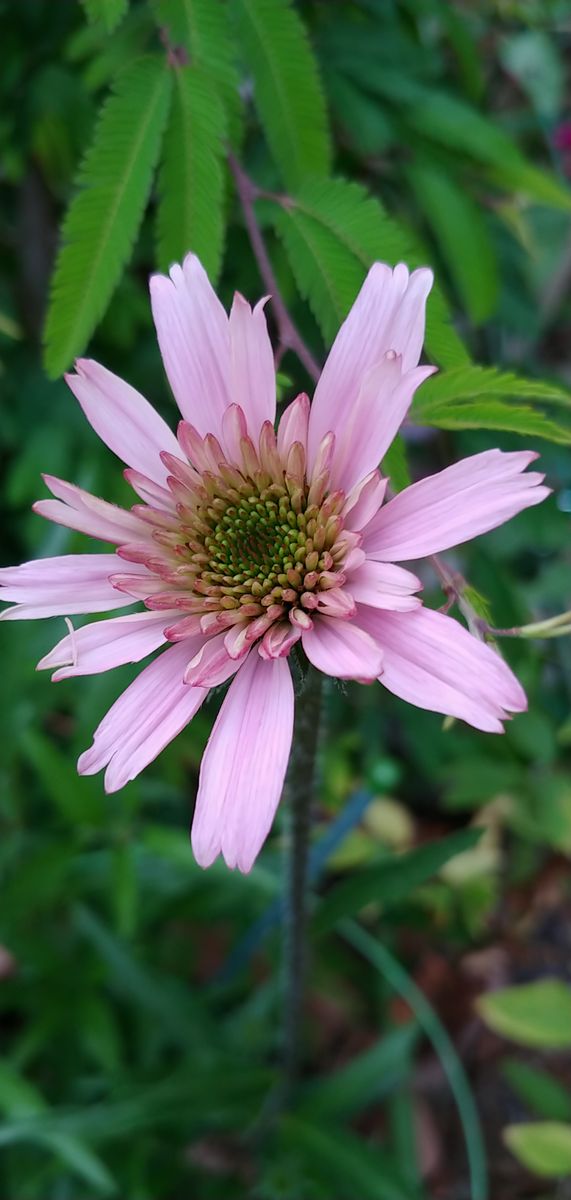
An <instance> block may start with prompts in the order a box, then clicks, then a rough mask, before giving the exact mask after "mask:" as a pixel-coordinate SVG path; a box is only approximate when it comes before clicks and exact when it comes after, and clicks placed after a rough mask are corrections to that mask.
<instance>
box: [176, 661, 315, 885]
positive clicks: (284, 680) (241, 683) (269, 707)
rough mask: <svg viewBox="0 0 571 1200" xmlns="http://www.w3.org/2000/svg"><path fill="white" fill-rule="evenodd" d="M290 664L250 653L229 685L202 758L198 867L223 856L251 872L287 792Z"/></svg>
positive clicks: (195, 843) (195, 830) (195, 836)
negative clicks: (285, 788)
mask: <svg viewBox="0 0 571 1200" xmlns="http://www.w3.org/2000/svg"><path fill="white" fill-rule="evenodd" d="M293 709H294V697H293V684H292V680H291V674H290V670H289V666H288V664H287V662H286V661H285V659H274V660H273V661H270V662H266V661H264V660H263V659H262V658H260V657H259V655H257V654H251V655H249V657H248V658H247V659H246V661H245V662H244V663H243V665H242V666H241V667H240V670H239V671H238V674H237V675H236V677H235V679H234V680H233V682H232V683H231V685H230V688H229V691H228V694H227V696H226V697H225V700H224V702H223V704H222V708H221V709H220V712H219V714H218V717H217V719H216V723H215V725H214V728H213V730H212V733H211V735H210V738H209V741H208V745H207V747H206V750H205V752H204V755H203V758H202V765H201V768H200V783H199V788H198V797H197V801H196V810H195V814H194V821H193V824H192V848H193V850H194V854H195V858H196V860H197V862H198V863H199V864H200V866H201V867H208V866H210V864H211V863H212V862H214V859H215V858H217V857H218V855H219V854H222V855H223V857H224V859H225V861H226V863H227V865H228V866H229V867H238V869H239V870H240V871H244V872H247V871H249V870H250V869H251V867H252V865H253V863H254V861H255V859H256V857H257V855H258V854H259V852H260V850H261V848H262V846H263V844H264V842H265V840H266V837H267V835H268V833H269V831H270V827H271V824H272V821H273V819H274V814H275V811H276V808H277V806H278V803H279V800H280V796H281V793H282V788H283V782H284V778H285V773H286V768H287V762H288V758H289V752H290V746H291V739H292V734H293Z"/></svg>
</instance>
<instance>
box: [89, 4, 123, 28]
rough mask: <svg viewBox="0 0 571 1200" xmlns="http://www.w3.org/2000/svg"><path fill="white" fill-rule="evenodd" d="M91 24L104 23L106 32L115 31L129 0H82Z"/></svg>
mask: <svg viewBox="0 0 571 1200" xmlns="http://www.w3.org/2000/svg"><path fill="white" fill-rule="evenodd" d="M82 4H83V7H84V9H85V14H86V16H87V20H88V21H89V24H90V25H102V26H103V28H104V29H105V32H106V33H113V30H114V29H116V28H117V26H118V25H119V23H120V22H121V21H122V20H123V17H124V16H125V14H126V12H127V9H128V8H129V0H82Z"/></svg>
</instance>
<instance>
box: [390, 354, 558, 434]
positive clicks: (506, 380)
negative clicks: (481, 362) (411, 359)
mask: <svg viewBox="0 0 571 1200" xmlns="http://www.w3.org/2000/svg"><path fill="white" fill-rule="evenodd" d="M514 398H517V399H529V400H537V401H539V402H540V403H543V404H555V405H559V406H561V407H564V408H565V407H571V394H570V393H569V392H568V391H567V390H566V389H565V388H562V387H561V386H560V385H558V384H552V383H550V382H544V381H542V380H537V379H521V378H520V377H519V376H517V375H515V374H513V373H512V372H510V371H506V372H501V371H498V370H497V369H496V368H495V367H478V366H470V367H466V368H460V369H459V370H454V371H446V372H445V373H443V374H441V375H437V376H432V377H431V378H430V379H427V380H426V382H425V383H424V384H423V386H422V388H421V389H420V391H419V392H418V393H417V395H416V397H415V401H414V404H413V409H412V417H413V420H416V421H417V422H418V423H419V424H421V425H434V426H436V427H437V428H438V429H502V430H506V431H509V432H512V433H519V434H522V435H524V436H530V437H541V438H545V439H546V440H547V441H551V442H556V443H559V444H561V445H568V444H569V443H570V442H571V426H566V425H562V424H559V422H557V421H553V420H551V419H550V418H548V417H547V416H546V415H545V414H544V413H543V412H542V410H541V409H540V408H535V407H531V406H530V405H525V404H519V403H512V400H513V399H514Z"/></svg>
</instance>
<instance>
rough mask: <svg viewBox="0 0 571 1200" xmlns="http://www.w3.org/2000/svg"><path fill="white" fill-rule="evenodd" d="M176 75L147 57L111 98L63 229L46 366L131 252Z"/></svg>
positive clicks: (92, 312)
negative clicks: (173, 75)
mask: <svg viewBox="0 0 571 1200" xmlns="http://www.w3.org/2000/svg"><path fill="white" fill-rule="evenodd" d="M170 85H171V78H170V73H169V72H168V71H167V70H166V69H165V67H164V64H163V62H162V61H161V60H160V59H158V58H157V59H155V58H151V57H149V58H146V59H141V60H139V62H137V63H135V64H134V65H133V66H132V67H129V68H128V69H127V70H125V71H124V72H122V74H121V75H120V76H119V77H118V79H117V83H116V86H115V89H114V91H113V93H112V94H111V96H110V97H109V99H107V100H106V101H105V102H104V105H103V109H102V112H101V115H100V117H99V120H98V123H97V127H96V130H95V136H94V140H93V143H92V145H91V147H90V149H89V150H88V152H87V154H86V156H85V160H84V162H83V164H82V166H81V168H80V172H79V178H78V184H79V191H78V193H77V195H76V196H75V198H74V199H73V200H72V202H71V205H70V207H69V209H68V212H67V215H66V217H65V220H64V224H63V229H62V246H61V249H60V252H59V254H58V258H57V262H56V267H55V272H54V276H53V282H52V291H51V300H50V306H49V310H48V316H47V322H46V330H45V341H46V352H45V364H46V370H47V371H48V373H49V374H50V375H51V376H54V377H55V376H56V375H59V374H61V372H62V371H63V370H65V368H66V367H67V366H69V363H70V362H71V360H72V359H73V358H74V356H75V355H76V354H78V353H80V351H82V350H83V349H84V347H85V345H86V343H87V341H88V340H89V338H90V336H91V334H92V333H93V330H94V328H95V326H96V324H97V322H98V321H99V320H100V318H101V316H102V315H103V313H104V311H105V309H106V307H107V305H108V303H109V300H110V299H111V296H112V294H113V291H114V289H115V287H116V285H117V283H118V281H119V278H120V276H121V272H122V270H123V267H124V266H125V263H126V262H127V260H128V258H129V255H130V253H131V250H132V247H133V243H134V240H135V237H136V235H137V232H138V229H139V225H140V222H141V218H142V216H143V211H144V208H145V204H146V202H147V198H148V195H149V192H150V189H151V184H152V179H153V171H154V168H155V164H156V161H157V158H158V155H159V151H160V142H161V136H162V132H163V129H164V125H165V122H166V119H167V113H168V103H169V96H170Z"/></svg>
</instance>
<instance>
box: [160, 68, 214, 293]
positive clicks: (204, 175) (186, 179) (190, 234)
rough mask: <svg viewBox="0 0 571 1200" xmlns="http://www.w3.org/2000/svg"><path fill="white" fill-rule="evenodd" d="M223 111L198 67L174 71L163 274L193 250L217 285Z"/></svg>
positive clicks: (165, 165) (163, 199) (163, 177)
mask: <svg viewBox="0 0 571 1200" xmlns="http://www.w3.org/2000/svg"><path fill="white" fill-rule="evenodd" d="M225 127H226V123H225V118H224V109H223V107H222V103H221V101H220V99H219V96H218V94H217V92H216V91H215V89H214V88H213V86H212V84H211V82H210V80H209V78H208V76H207V75H206V73H205V72H203V71H202V70H200V68H197V67H194V66H191V67H179V68H177V70H176V71H175V72H174V88H173V98H172V104H171V110H170V116H169V122H168V125H167V129H166V134H165V138H164V144H163V158H162V163H161V169H160V174H159V196H160V199H159V207H158V212H157V233H158V260H159V265H160V267H161V269H162V270H165V271H166V270H168V268H169V266H170V265H171V264H172V263H173V262H180V261H181V260H182V259H183V258H184V255H185V254H186V253H187V252H188V251H189V250H193V251H194V253H195V254H197V255H198V257H199V258H200V260H201V262H202V264H203V266H204V267H205V268H206V270H207V271H208V274H209V275H210V278H211V279H212V281H213V282H215V281H216V279H217V277H218V274H219V271H220V265H221V259H222V248H223V239H224V214H223V203H224V173H223V163H222V159H223V154H224V135H225Z"/></svg>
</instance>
